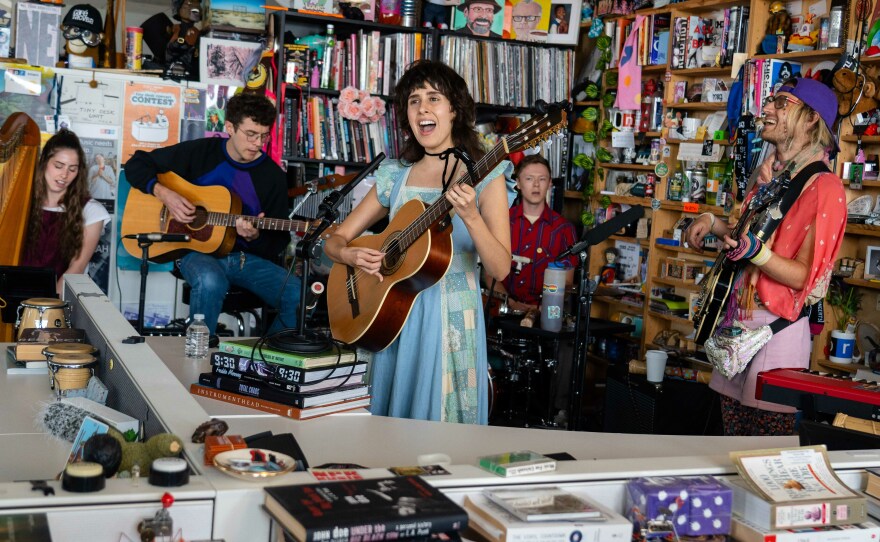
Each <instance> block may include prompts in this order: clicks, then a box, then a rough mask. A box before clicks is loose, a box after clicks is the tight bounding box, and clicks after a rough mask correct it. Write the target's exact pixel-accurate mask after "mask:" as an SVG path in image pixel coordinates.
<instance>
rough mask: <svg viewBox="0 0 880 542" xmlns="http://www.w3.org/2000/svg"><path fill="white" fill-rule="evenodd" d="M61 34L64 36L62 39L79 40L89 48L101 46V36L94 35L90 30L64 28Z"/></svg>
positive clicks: (74, 27) (72, 27)
mask: <svg viewBox="0 0 880 542" xmlns="http://www.w3.org/2000/svg"><path fill="white" fill-rule="evenodd" d="M62 33H63V35H64V39H66V40H75V39H80V40H82V42H83V43H85V44H86V45H88V46H89V47H97V46H98V45H100V44H101V34H96V33H94V32H92V31H91V30H83V29H82V28H80V27H78V26H65V27H64V28H63V29H62Z"/></svg>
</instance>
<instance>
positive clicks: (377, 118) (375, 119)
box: [369, 115, 382, 122]
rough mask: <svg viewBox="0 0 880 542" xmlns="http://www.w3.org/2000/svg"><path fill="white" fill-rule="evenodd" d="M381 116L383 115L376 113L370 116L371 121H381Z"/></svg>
mask: <svg viewBox="0 0 880 542" xmlns="http://www.w3.org/2000/svg"><path fill="white" fill-rule="evenodd" d="M381 118H382V115H374V116H372V117H370V118H369V121H370V122H379V119H381Z"/></svg>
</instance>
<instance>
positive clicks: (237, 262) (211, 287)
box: [180, 252, 300, 333]
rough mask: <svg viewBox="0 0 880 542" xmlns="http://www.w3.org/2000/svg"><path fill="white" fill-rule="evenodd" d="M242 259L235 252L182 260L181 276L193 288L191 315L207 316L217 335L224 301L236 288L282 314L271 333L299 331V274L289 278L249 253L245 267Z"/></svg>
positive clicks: (190, 256)
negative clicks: (256, 297)
mask: <svg viewBox="0 0 880 542" xmlns="http://www.w3.org/2000/svg"><path fill="white" fill-rule="evenodd" d="M241 257H242V253H241V252H232V253H230V254H229V255H228V256H225V257H223V258H215V257H214V256H211V255H208V254H202V253H201V252H190V253H189V254H187V255H186V256H184V257H183V258H181V259H180V273H181V274H182V275H183V278H184V279H186V281H187V282H188V283H189V284H190V287H191V288H192V292H191V294H190V301H189V311H190V315H191V316H192V315H194V314H197V313H201V314H204V315H205V323H206V324H207V325H208V329H210V330H211V333H215V332H216V329H217V318H218V317H219V316H220V309H221V308H222V307H223V299H224V298H225V297H226V292H227V291H229V287H230V286H232V285H234V286H238V287H240V288H244V289H245V290H248V291H250V292H252V293H254V294H255V295H257V296H259V297H260V299H262V300H263V302H265V303H266V304H267V305H269V306H271V307H274V308H275V309H277V310H278V317H277V318H275V322H274V323H273V324H272V327H271V328H270V329H269V333H273V332H275V331H279V330H282V329H286V328H294V327H296V319H297V305H299V296H300V280H299V277H297V276H296V274H295V273H291V274H290V277H288V276H287V270H286V269H284V268H283V267H281V266H279V265H276V264H274V263H272V262H270V261H269V260H266V259H263V258H261V257H259V256H255V255H253V254H248V253H245V254H244V263H242V259H241ZM285 279H286V281H287V282H285ZM282 286H283V287H284V291H283V292H282V291H281V288H282ZM279 301H280V303H279Z"/></svg>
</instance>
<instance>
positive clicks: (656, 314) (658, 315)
mask: <svg viewBox="0 0 880 542" xmlns="http://www.w3.org/2000/svg"><path fill="white" fill-rule="evenodd" d="M648 315H650V316H653V317H654V318H659V319H661V320H666V321H667V322H672V323H674V324H683V325H688V326H693V325H694V323H693V322H691V321H690V320H688V319H687V318H682V317H681V316H673V315H671V314H661V313H659V312H655V311H651V310H649V311H648Z"/></svg>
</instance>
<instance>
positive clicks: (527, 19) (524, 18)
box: [513, 15, 541, 23]
mask: <svg viewBox="0 0 880 542" xmlns="http://www.w3.org/2000/svg"><path fill="white" fill-rule="evenodd" d="M540 18H541V16H540V15H514V16H513V22H515V23H533V22H535V21H537V20H538V19H540Z"/></svg>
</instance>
